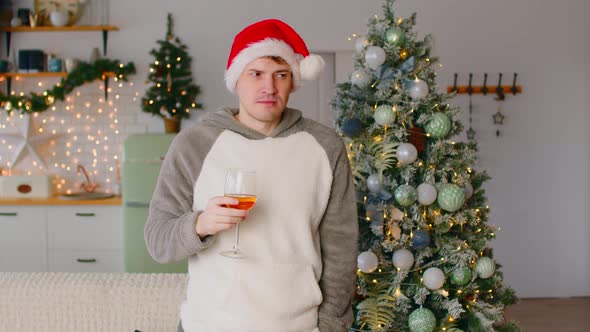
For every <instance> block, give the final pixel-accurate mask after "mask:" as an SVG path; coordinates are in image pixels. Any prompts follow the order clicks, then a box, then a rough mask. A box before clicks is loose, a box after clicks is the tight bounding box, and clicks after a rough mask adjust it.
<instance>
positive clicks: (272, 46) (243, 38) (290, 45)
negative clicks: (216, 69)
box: [225, 19, 324, 92]
mask: <svg viewBox="0 0 590 332" xmlns="http://www.w3.org/2000/svg"><path fill="white" fill-rule="evenodd" d="M265 56H278V57H281V58H282V59H283V60H285V61H286V62H287V64H289V66H290V67H291V71H292V72H293V83H294V88H295V89H296V88H297V87H299V85H300V84H301V82H300V81H301V80H302V79H303V80H314V79H316V78H317V77H318V75H319V74H320V73H321V71H322V69H323V68H324V60H323V59H322V57H321V56H319V55H317V54H309V51H308V50H307V46H305V42H304V41H303V39H301V37H300V36H299V35H298V34H297V32H295V30H293V28H291V27H290V26H289V25H287V24H286V23H285V22H283V21H280V20H277V19H269V20H264V21H260V22H256V23H254V24H252V25H250V26H248V27H246V28H245V29H244V30H242V31H240V33H238V34H237V35H236V37H235V38H234V43H233V45H232V48H231V52H230V54H229V58H228V59H227V69H226V71H225V85H226V86H227V88H228V90H229V91H231V92H234V90H235V87H236V83H237V81H238V78H239V77H240V75H241V74H242V72H243V71H244V68H246V66H247V65H248V64H249V63H250V62H252V61H254V60H256V59H258V58H260V57H265Z"/></svg>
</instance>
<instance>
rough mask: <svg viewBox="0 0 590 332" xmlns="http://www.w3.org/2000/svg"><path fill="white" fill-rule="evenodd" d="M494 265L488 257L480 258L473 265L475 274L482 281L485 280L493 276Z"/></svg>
mask: <svg viewBox="0 0 590 332" xmlns="http://www.w3.org/2000/svg"><path fill="white" fill-rule="evenodd" d="M495 271H496V263H494V260H493V259H491V258H489V257H480V258H479V259H478V260H477V264H476V265H475V272H476V273H477V275H478V276H479V277H480V278H482V279H487V278H489V277H491V276H493V275H494V272H495Z"/></svg>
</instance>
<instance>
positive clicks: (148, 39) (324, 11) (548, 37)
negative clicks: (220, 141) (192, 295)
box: [27, 0, 590, 297]
mask: <svg viewBox="0 0 590 332" xmlns="http://www.w3.org/2000/svg"><path fill="white" fill-rule="evenodd" d="M397 6H398V9H399V10H398V14H400V15H403V16H407V15H408V14H410V13H411V12H414V11H416V12H418V25H417V30H418V31H419V32H420V33H421V34H422V33H432V34H433V35H434V37H435V45H436V48H435V52H436V54H437V55H438V56H439V57H440V58H441V62H442V63H443V64H444V67H442V68H441V70H440V72H439V77H438V78H439V80H438V84H439V88H440V89H444V88H445V87H446V85H448V84H451V82H452V75H453V73H454V72H458V73H460V74H461V75H462V78H463V83H464V82H466V81H465V77H466V75H467V73H468V72H474V73H476V77H475V80H476V81H475V82H481V77H482V74H483V73H484V72H488V73H490V75H491V76H490V81H489V84H490V85H491V84H495V82H496V80H497V73H498V72H503V73H504V74H505V82H508V81H510V80H511V75H512V73H513V72H518V73H519V75H520V76H519V81H520V82H519V83H520V84H522V85H523V89H524V93H523V94H522V95H519V96H516V97H508V100H507V101H506V102H505V103H504V113H505V114H507V116H508V117H507V119H506V122H505V125H504V126H503V127H502V128H501V130H502V136H501V137H500V138H496V137H495V134H494V131H495V127H494V126H493V124H492V122H491V119H490V117H491V115H492V114H493V113H495V112H496V102H495V101H493V99H492V97H482V96H478V97H474V105H475V108H474V112H475V114H476V115H475V117H476V120H475V121H474V128H475V130H476V131H477V132H478V139H479V140H480V147H481V151H480V163H481V166H482V167H483V168H486V169H487V170H488V171H489V173H490V174H491V175H492V176H493V180H492V181H490V182H488V184H487V186H486V188H487V191H488V197H489V200H490V206H491V208H492V211H493V212H492V215H491V217H492V218H491V219H492V220H491V223H493V224H496V225H499V226H501V227H502V230H501V231H499V232H498V239H497V240H495V241H494V242H493V243H494V247H495V250H496V257H497V260H498V261H499V262H500V263H501V264H503V265H504V271H505V275H506V280H507V282H508V283H509V284H511V285H512V286H514V287H515V288H516V289H517V291H518V293H519V295H520V296H525V297H528V296H572V295H578V296H579V295H590V245H589V244H588V237H589V236H590V226H589V224H590V223H589V218H588V214H589V212H590V211H589V209H588V203H589V202H590V188H589V180H590V176H589V175H588V172H587V170H588V169H589V166H590V165H589V164H590V151H589V150H588V148H587V146H588V143H589V139H590V137H589V136H590V131H589V129H588V128H587V127H588V126H589V125H590V121H589V119H588V115H587V111H588V104H589V102H590V100H588V97H587V92H588V91H589V88H590V87H589V83H588V79H589V78H590V65H588V62H587V59H588V58H590V46H589V39H588V36H587V34H588V31H590V23H589V21H588V20H587V18H586V16H587V14H588V13H589V12H590V2H587V1H584V0H568V1H560V2H557V1H553V2H543V3H540V2H539V1H536V0H520V1H509V0H496V1H482V0H479V1H474V0H447V1H440V0H438V1H437V0H400V1H398V3H397ZM110 9H111V13H110V17H111V22H112V24H115V25H117V26H119V27H120V28H121V31H119V32H116V33H111V35H110V36H109V37H110V38H109V39H110V41H109V50H110V51H109V54H110V56H111V57H115V58H119V59H121V60H123V61H134V62H135V64H136V66H137V68H138V75H137V76H136V78H135V81H136V83H137V84H136V88H137V89H138V90H139V91H140V92H141V89H142V88H143V87H142V84H143V81H144V80H145V78H146V77H147V71H146V68H147V64H148V63H149V62H150V61H151V60H152V59H151V56H150V55H149V50H150V49H151V48H152V47H154V46H155V40H156V39H159V38H162V37H163V36H164V33H165V18H166V12H168V11H170V12H172V13H173V14H174V17H175V19H176V29H175V31H176V33H177V34H178V35H179V36H180V37H181V38H182V39H183V40H184V41H185V42H186V43H187V44H188V46H189V48H190V52H191V54H192V55H193V59H194V64H193V70H194V76H195V78H196V81H197V83H198V84H200V85H201V86H202V87H203V95H202V102H203V103H204V104H205V105H206V108H207V110H212V109H215V108H216V107H218V106H221V105H226V104H232V103H233V104H235V100H234V99H233V97H232V96H231V95H230V94H229V93H228V92H226V90H225V88H224V85H223V76H222V75H223V70H224V69H225V63H226V59H227V54H228V52H229V48H230V46H231V41H232V38H233V36H234V35H235V33H236V32H237V31H239V29H241V28H242V27H244V26H245V25H247V24H248V23H250V22H252V21H255V20H258V19H262V18H267V17H276V18H280V19H284V20H286V21H287V22H289V23H290V24H292V25H293V26H294V27H295V28H296V29H297V30H298V31H299V32H300V34H301V35H302V36H303V38H304V39H305V40H306V41H307V43H308V46H309V47H310V48H311V49H312V50H315V51H326V52H333V51H345V52H348V51H350V50H351V49H352V48H353V45H352V43H350V42H349V41H348V40H347V37H348V36H350V35H351V34H352V33H363V32H364V31H365V30H366V29H365V27H366V22H367V18H368V17H369V16H371V15H373V14H376V13H377V14H378V13H380V12H381V1H375V0H371V1H367V0H365V1H358V0H323V1H313V0H301V1H284V0H249V1H235V0H234V1H231V0H216V1H206V0H202V1H181V0H169V1H157V0H144V1H139V0H119V1H111V8H110ZM336 13H338V14H336ZM27 38H28V37H27ZM49 40H50V39H49V38H48V39H47V41H46V43H50V44H48V45H49V46H51V47H54V48H55V49H58V50H60V51H61V52H67V53H68V55H69V56H79V57H87V56H88V54H90V49H91V48H92V47H94V46H97V45H99V41H100V39H99V36H98V35H93V34H72V35H64V36H63V38H60V39H59V41H55V40H52V41H51V42H50V41H49ZM67 45H70V46H67ZM49 46H48V47H49ZM337 58H338V57H337ZM337 68H342V66H337ZM336 76H337V77H343V76H344V74H343V73H341V72H337V73H336ZM478 84H479V83H478ZM455 102H456V103H457V104H459V105H462V106H464V108H465V110H466V107H467V99H466V98H465V97H458V98H457V99H456V100H455ZM129 107H133V106H132V105H130V106H129ZM137 109H139V107H138V106H137ZM138 119H139V121H140V122H145V123H146V124H147V125H148V128H149V130H153V131H161V130H162V125H161V123H160V121H159V120H158V119H152V118H150V117H149V116H145V115H143V114H140V115H139V116H138ZM466 119H467V118H466V117H465V120H466ZM195 120H196V117H195V118H194V119H193V121H195Z"/></svg>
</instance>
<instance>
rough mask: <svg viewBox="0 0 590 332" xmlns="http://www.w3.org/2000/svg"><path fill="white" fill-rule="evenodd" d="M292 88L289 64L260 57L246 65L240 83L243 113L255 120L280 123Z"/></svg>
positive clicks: (238, 83)
mask: <svg viewBox="0 0 590 332" xmlns="http://www.w3.org/2000/svg"><path fill="white" fill-rule="evenodd" d="M292 90H293V78H292V74H291V67H289V65H287V64H279V63H277V62H275V61H274V60H273V59H271V58H258V59H256V60H254V61H252V62H250V63H249V64H248V65H247V66H246V68H245V69H244V71H243V72H242V74H241V75H240V78H239V79H238V82H237V83H236V93H237V95H238V97H239V99H240V116H246V117H248V118H250V119H249V120H250V121H254V122H262V123H270V124H272V123H278V122H279V121H280V119H281V115H282V114H283V111H284V110H285V108H286V107H287V102H288V101H289V95H290V94H291V91H292ZM243 113H244V114H243ZM262 123H261V124H262Z"/></svg>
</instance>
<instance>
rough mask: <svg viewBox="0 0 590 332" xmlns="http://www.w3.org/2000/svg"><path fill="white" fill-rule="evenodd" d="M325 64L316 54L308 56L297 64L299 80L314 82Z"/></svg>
mask: <svg viewBox="0 0 590 332" xmlns="http://www.w3.org/2000/svg"><path fill="white" fill-rule="evenodd" d="M325 66H326V63H325V62H324V59H323V58H322V57H321V56H319V55H317V54H310V55H308V56H306V57H305V58H303V60H301V62H299V72H300V74H301V79H302V80H306V81H311V80H315V79H316V78H318V76H319V75H320V73H321V72H322V70H324V67H325Z"/></svg>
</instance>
